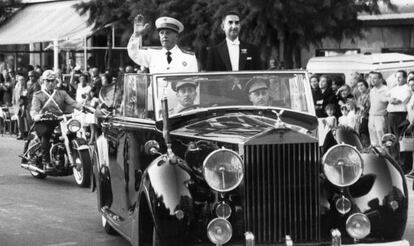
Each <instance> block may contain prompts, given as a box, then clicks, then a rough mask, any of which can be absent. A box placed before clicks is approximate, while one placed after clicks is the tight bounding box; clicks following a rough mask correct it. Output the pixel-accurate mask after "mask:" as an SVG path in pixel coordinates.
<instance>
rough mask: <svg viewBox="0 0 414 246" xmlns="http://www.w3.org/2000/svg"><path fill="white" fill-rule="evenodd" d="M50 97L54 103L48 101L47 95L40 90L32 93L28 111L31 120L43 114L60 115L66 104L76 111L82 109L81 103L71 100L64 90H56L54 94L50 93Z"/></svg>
mask: <svg viewBox="0 0 414 246" xmlns="http://www.w3.org/2000/svg"><path fill="white" fill-rule="evenodd" d="M52 95H53V101H54V102H53V101H52V100H49V101H48V99H49V95H48V94H47V92H45V91H44V90H40V91H37V92H35V93H34V95H33V99H32V106H31V109H30V116H31V117H32V118H34V117H35V115H37V114H42V113H44V112H49V113H53V114H55V115H62V114H63V110H64V108H65V105H66V104H67V105H70V106H72V107H74V108H77V109H80V108H81V107H82V104H81V103H78V102H76V101H75V100H73V99H72V98H71V97H70V96H69V94H68V93H67V92H66V91H64V90H56V91H55V92H54V93H52ZM55 102H56V103H55ZM46 103H47V104H46ZM45 104H46V105H45Z"/></svg>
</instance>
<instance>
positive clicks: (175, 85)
mask: <svg viewBox="0 0 414 246" xmlns="http://www.w3.org/2000/svg"><path fill="white" fill-rule="evenodd" d="M197 87H198V82H195V81H193V80H181V81H177V82H172V84H171V88H172V89H173V91H175V92H176V95H177V104H176V105H175V106H174V107H173V108H171V109H170V110H169V114H177V113H179V112H181V111H185V110H186V108H188V107H190V106H193V105H194V101H195V99H196V97H197Z"/></svg>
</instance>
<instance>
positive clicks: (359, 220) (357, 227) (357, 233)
mask: <svg viewBox="0 0 414 246" xmlns="http://www.w3.org/2000/svg"><path fill="white" fill-rule="evenodd" d="M346 231H347V232H348V234H349V235H350V236H351V237H352V238H354V239H363V238H365V237H366V236H368V235H369V234H370V233H371V221H370V220H369V218H368V217H367V216H366V215H365V214H362V213H355V214H353V215H351V216H349V218H348V219H347V220H346Z"/></svg>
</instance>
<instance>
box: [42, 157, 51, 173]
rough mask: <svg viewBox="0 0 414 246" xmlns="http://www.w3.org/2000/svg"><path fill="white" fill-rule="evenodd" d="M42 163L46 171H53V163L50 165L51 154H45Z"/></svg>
mask: <svg viewBox="0 0 414 246" xmlns="http://www.w3.org/2000/svg"><path fill="white" fill-rule="evenodd" d="M42 163H43V165H44V167H45V169H46V170H50V169H53V165H52V163H50V158H49V154H45V155H43V156H42Z"/></svg>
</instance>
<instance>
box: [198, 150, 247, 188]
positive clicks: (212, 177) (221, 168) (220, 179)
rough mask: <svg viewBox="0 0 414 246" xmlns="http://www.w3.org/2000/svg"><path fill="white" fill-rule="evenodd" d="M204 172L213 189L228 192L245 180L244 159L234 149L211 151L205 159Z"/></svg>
mask: <svg viewBox="0 0 414 246" xmlns="http://www.w3.org/2000/svg"><path fill="white" fill-rule="evenodd" d="M203 174H204V179H205V180H206V182H207V184H208V185H209V186H210V187H211V188H212V189H213V190H216V191H219V192H228V191H231V190H233V189H235V188H236V187H237V186H239V184H240V183H241V181H242V180H243V175H244V170H243V161H242V159H241V157H240V156H239V155H238V154H237V153H236V152H234V151H232V150H228V149H218V150H215V151H213V152H211V153H210V154H209V155H208V156H207V157H206V159H205V160H204V162H203Z"/></svg>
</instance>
